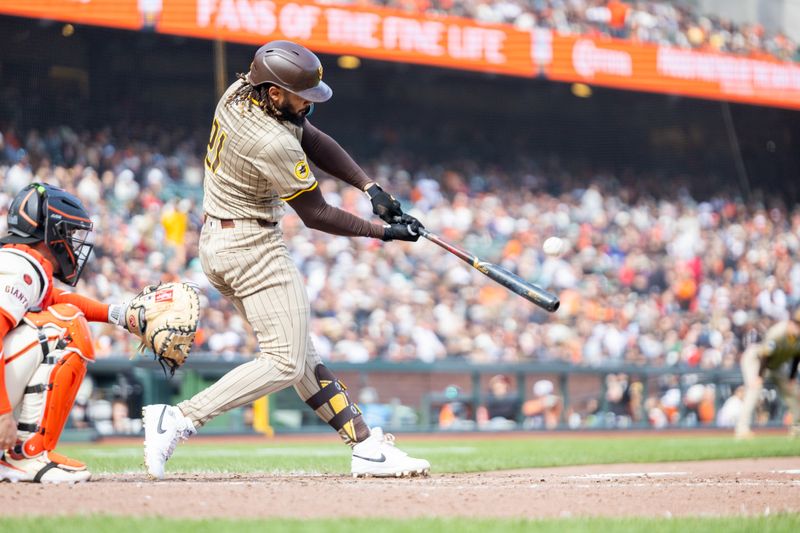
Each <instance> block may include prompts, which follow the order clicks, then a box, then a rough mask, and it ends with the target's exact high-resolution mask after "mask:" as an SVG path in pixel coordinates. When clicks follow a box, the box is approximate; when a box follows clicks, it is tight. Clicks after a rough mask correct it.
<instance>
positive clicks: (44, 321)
mask: <svg viewBox="0 0 800 533" xmlns="http://www.w3.org/2000/svg"><path fill="white" fill-rule="evenodd" d="M5 342H6V346H7V348H8V350H7V355H6V365H7V366H6V370H7V376H8V377H10V378H11V379H10V381H11V382H12V383H13V385H12V383H8V385H10V386H9V389H10V390H9V392H10V394H9V400H10V401H11V403H12V405H14V406H15V411H17V410H18V411H19V414H18V416H17V420H18V422H19V423H18V429H19V438H20V439H21V440H22V446H19V445H18V446H17V447H15V450H14V452H15V453H22V454H23V455H24V456H26V457H35V456H37V455H39V454H40V453H42V452H44V451H52V450H53V449H54V448H55V447H56V444H57V443H58V439H59V437H60V436H61V432H62V431H63V429H64V425H65V424H66V422H67V418H68V416H69V412H70V410H71V409H72V404H73V403H74V401H75V396H76V395H77V394H78V388H79V387H80V385H81V382H82V381H83V377H84V375H85V374H86V363H87V361H94V347H93V346H92V340H91V333H90V331H89V324H88V322H87V321H86V318H85V317H84V316H83V313H82V312H81V311H80V310H79V309H78V308H77V307H75V306H74V305H72V304H56V305H53V306H51V307H48V308H47V310H45V311H42V312H38V313H28V314H26V315H25V317H24V318H23V319H22V322H21V323H20V324H19V326H17V327H16V328H14V330H12V331H11V332H10V333H9V334H8V336H7V337H6V340H5ZM8 381H9V380H8V379H7V382H8ZM23 387H24V388H23ZM12 389H13V390H12Z"/></svg>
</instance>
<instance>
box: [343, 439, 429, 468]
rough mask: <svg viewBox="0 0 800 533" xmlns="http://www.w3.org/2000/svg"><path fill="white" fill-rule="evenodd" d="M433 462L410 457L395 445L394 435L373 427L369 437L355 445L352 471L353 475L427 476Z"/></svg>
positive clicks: (351, 464) (351, 465)
mask: <svg viewBox="0 0 800 533" xmlns="http://www.w3.org/2000/svg"><path fill="white" fill-rule="evenodd" d="M430 470H431V464H430V463H429V462H428V461H426V460H425V459H415V458H414V457H409V456H408V454H407V453H405V452H404V451H401V450H399V449H398V448H397V447H395V445H394V435H392V434H391V433H386V434H384V433H383V430H382V429H381V428H373V429H372V430H371V434H370V436H369V438H368V439H367V440H365V441H362V442H359V443H358V444H356V445H355V446H353V459H352V461H351V462H350V471H351V472H352V474H353V477H362V476H363V477H369V476H375V477H409V476H427V475H428V474H429V473H430Z"/></svg>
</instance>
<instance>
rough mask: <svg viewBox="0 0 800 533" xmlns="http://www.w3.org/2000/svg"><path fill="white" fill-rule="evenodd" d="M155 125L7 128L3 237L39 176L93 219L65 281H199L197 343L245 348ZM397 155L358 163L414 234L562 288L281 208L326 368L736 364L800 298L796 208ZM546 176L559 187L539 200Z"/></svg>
mask: <svg viewBox="0 0 800 533" xmlns="http://www.w3.org/2000/svg"><path fill="white" fill-rule="evenodd" d="M158 131H160V132H161V134H160V135H161V136H158V137H154V136H153V134H152V133H151V132H150V128H142V129H134V128H129V129H127V130H125V131H124V132H123V133H120V134H116V133H114V132H112V130H111V129H110V128H106V129H102V130H99V131H86V132H76V131H73V130H71V129H70V128H67V127H59V128H52V129H50V130H48V131H46V132H43V133H42V132H36V131H35V130H31V131H27V132H21V131H19V130H16V129H14V128H6V129H4V130H3V132H2V133H3V138H4V143H5V146H6V150H5V152H2V153H0V200H4V201H3V202H2V205H0V230H2V227H3V226H4V224H5V214H6V212H7V211H6V209H7V204H8V201H9V199H10V198H11V194H13V192H14V191H15V190H16V189H17V187H19V186H20V184H23V183H27V182H28V181H29V180H30V179H33V174H34V172H33V170H32V169H34V168H35V169H36V171H35V174H36V176H37V177H36V179H40V180H43V181H47V182H51V183H57V184H59V185H61V186H63V187H65V188H67V189H68V190H70V191H72V192H76V193H77V194H79V195H81V197H83V198H84V199H85V200H86V202H87V204H86V205H87V207H88V209H89V210H90V212H91V215H92V218H93V220H94V221H95V222H96V225H97V228H98V231H97V232H96V243H95V244H96V247H95V254H96V261H93V262H92V264H91V265H90V266H89V267H87V272H86V273H85V274H84V276H83V278H82V281H81V284H80V286H79V288H78V290H80V291H81V292H83V293H85V294H87V295H90V296H93V297H95V298H98V299H100V300H116V301H120V300H122V301H124V300H126V299H128V298H130V297H131V296H132V295H133V294H135V293H136V292H138V291H139V290H140V289H141V288H142V287H143V286H144V285H147V284H150V283H158V282H160V281H164V280H172V279H181V278H185V279H191V280H193V281H195V282H196V283H198V285H199V286H200V287H201V289H202V293H203V302H202V309H203V316H202V319H201V325H202V331H201V332H200V334H199V335H198V338H197V342H198V346H197V350H196V351H197V352H207V353H208V354H209V355H210V356H216V357H224V358H234V357H252V356H253V355H254V353H255V351H256V347H255V342H254V338H253V336H252V334H251V332H250V329H249V326H248V325H247V324H246V323H244V321H243V320H242V319H241V317H240V316H239V314H238V312H237V311H236V310H235V309H234V308H233V307H232V306H231V305H230V304H228V303H227V302H226V301H225V300H224V299H223V298H221V295H220V294H219V293H218V292H216V291H215V290H214V289H213V288H211V287H209V285H208V282H207V280H206V279H205V276H204V275H203V274H202V271H201V270H200V268H199V264H198V260H197V257H196V253H197V241H198V238H199V231H200V229H201V227H202V218H203V213H202V207H201V203H200V202H199V201H198V200H199V199H200V196H201V189H200V181H199V180H197V179H196V178H197V175H198V168H201V166H200V162H199V161H198V158H197V156H196V155H194V154H196V153H198V152H200V151H199V150H197V147H198V146H200V147H202V146H204V145H205V144H204V143H205V142H206V141H207V140H206V139H201V140H192V136H191V135H186V133H185V132H182V131H181V130H180V129H175V131H173V132H169V133H165V132H164V131H163V129H159V130H158ZM165 138H166V139H168V140H165ZM187 139H190V140H189V141H187ZM45 140H46V142H45ZM12 145H13V146H14V149H13V150H11V151H10V152H9V149H8V148H9V146H12ZM20 154H22V155H20ZM18 156H19V157H18ZM56 161H57V162H59V163H55V162H56ZM410 161H414V158H410V157H401V156H398V155H396V154H395V155H387V156H386V157H384V158H380V159H378V160H376V161H374V162H373V163H372V164H370V165H367V169H368V172H369V173H370V174H373V175H376V176H380V177H381V180H385V181H386V187H387V189H390V190H392V191H393V192H396V194H397V196H398V197H399V198H400V199H401V200H402V201H403V203H404V205H407V206H408V207H409V210H410V212H411V213H412V214H414V215H416V216H419V217H420V218H421V219H422V220H424V221H425V224H426V226H427V227H428V228H430V229H431V230H433V231H436V232H438V233H441V234H442V235H444V236H445V237H447V238H448V239H451V240H453V242H458V243H463V245H464V246H465V247H467V248H470V249H473V250H474V251H475V252H476V253H478V254H479V255H481V256H482V257H484V258H485V259H486V260H488V261H492V262H496V263H499V264H501V265H503V266H504V267H506V268H508V269H509V270H511V271H513V272H515V273H517V274H519V275H520V276H522V277H523V278H525V279H528V280H531V281H534V282H536V283H539V284H541V285H543V286H545V287H548V288H550V289H553V290H556V291H558V292H559V293H560V296H561V301H562V307H561V309H560V310H559V312H558V313H556V314H552V315H548V314H545V313H542V312H541V311H539V310H538V309H536V308H534V307H533V306H531V305H529V304H528V303H527V302H525V301H523V300H521V299H520V298H518V297H516V296H514V295H513V294H511V293H509V292H508V291H506V290H505V289H503V288H502V287H499V286H497V285H496V284H495V283H493V282H492V281H491V280H488V279H486V278H485V277H483V276H480V275H478V274H476V273H475V272H473V271H472V270H471V269H469V268H468V267H467V266H466V265H463V264H462V263H461V262H459V260H458V259H457V258H455V257H452V256H449V255H447V254H442V253H441V251H440V250H438V249H436V248H435V247H431V246H424V245H418V246H412V245H402V246H394V247H383V246H382V245H381V243H380V242H377V241H373V240H369V239H362V240H356V241H350V240H346V239H341V238H338V237H336V236H333V235H327V234H323V233H320V232H314V231H311V230H308V229H306V228H304V227H303V226H302V224H300V223H299V221H298V219H297V217H296V216H295V215H294V214H293V213H288V214H287V216H286V217H284V219H283V222H282V224H281V225H282V230H283V231H284V234H285V236H286V239H287V243H289V249H290V252H291V253H292V255H293V258H294V259H295V262H296V264H297V265H298V268H299V270H300V272H301V273H302V275H303V276H304V277H305V278H306V285H307V287H308V290H309V293H310V296H311V297H312V298H313V300H314V302H315V305H314V307H313V311H312V312H313V315H312V337H313V341H314V344H315V346H316V347H317V349H318V351H319V352H320V354H321V356H322V357H323V359H325V360H333V361H349V362H355V363H358V362H365V361H373V360H387V361H397V362H402V361H424V362H434V361H439V360H441V359H443V358H453V359H459V360H465V361H470V362H487V363H515V362H525V361H554V362H565V363H568V364H573V365H590V366H607V365H615V364H632V365H649V366H656V367H676V368H701V369H707V368H722V369H734V368H736V363H737V358H738V354H739V353H740V351H741V350H740V348H741V347H742V346H743V344H744V342H745V340H746V339H745V337H746V336H747V334H748V332H749V331H752V330H753V329H754V328H757V327H758V325H759V323H760V322H761V321H762V320H763V317H764V316H768V317H769V316H781V315H782V314H784V313H785V312H786V309H789V308H791V306H792V305H794V304H795V303H796V302H797V301H798V298H800V266H799V265H800V209H798V208H797V207H794V208H790V209H787V208H786V207H785V206H783V205H781V204H780V203H777V202H773V201H772V200H770V199H768V198H765V197H758V196H754V200H753V201H751V202H750V203H747V204H745V203H743V202H742V201H740V200H738V199H736V198H735V197H732V196H730V195H728V194H726V193H724V192H720V193H719V195H718V196H716V197H713V198H708V199H706V200H705V201H702V202H700V201H696V200H694V199H693V198H691V196H689V194H688V192H687V191H686V190H685V189H680V188H679V187H678V186H676V184H674V183H672V182H670V181H669V180H663V179H660V177H659V176H658V175H656V174H653V175H649V174H636V175H634V176H631V177H630V179H626V180H623V179H622V177H614V176H594V175H588V176H581V175H578V174H571V173H570V172H569V171H568V170H567V169H566V168H564V167H563V166H562V165H561V164H560V163H559V162H558V161H557V160H555V159H553V160H551V161H547V162H542V161H533V160H531V161H528V162H527V163H525V164H524V165H523V167H521V169H520V170H518V171H510V170H503V169H501V168H499V167H497V166H496V165H493V164H488V163H483V162H481V160H480V159H479V158H477V157H476V158H475V159H471V160H453V161H449V162H443V163H441V164H440V165H437V166H435V167H434V166H429V165H425V164H424V163H420V162H414V163H411V162H410ZM167 162H169V164H168V163H167ZM154 169H158V172H154V171H153V170H154ZM515 172H516V173H515ZM534 174H535V175H536V177H535V179H534V178H531V176H532V175H534ZM697 179H710V178H708V177H698V178H697ZM520 183H526V184H529V185H526V186H524V187H520V186H519V184H520ZM511 184H513V186H510V185H511ZM554 184H557V185H558V188H559V190H560V191H562V192H559V193H551V192H547V191H549V190H551V189H552V187H553V186H554ZM321 187H325V188H326V194H328V195H330V199H331V201H336V202H339V203H340V204H341V205H346V207H347V208H348V209H352V210H353V211H354V212H356V213H358V214H360V215H362V216H370V213H371V209H370V205H369V202H368V201H367V200H366V199H365V198H363V195H359V194H358V193H357V191H351V190H350V189H351V188H348V187H347V186H346V185H341V184H338V183H337V182H336V181H334V180H326V179H324V178H322V179H321ZM720 190H721V191H724V190H725V189H724V187H720ZM178 193H180V194H178ZM412 196H413V197H414V198H416V199H417V200H418V202H417V203H411V202H410V200H409V199H410V198H411V197H412ZM97 198H99V199H100V200H99V201H98V202H95V201H94V200H95V199H97ZM549 235H559V236H561V237H562V238H563V239H564V240H565V241H566V243H567V245H566V246H565V247H564V249H563V250H562V252H561V253H560V254H559V255H558V256H546V255H545V254H544V253H543V252H542V250H541V244H542V240H543V238H544V236H549ZM386 301H391V302H393V305H392V306H391V307H390V308H385V306H383V305H382V302H386ZM92 328H93V332H94V334H95V344H96V348H97V353H98V357H111V356H118V357H126V356H130V355H131V354H133V353H134V352H135V348H136V344H135V343H134V342H133V341H132V339H131V337H130V336H129V335H127V334H125V333H124V332H123V331H120V330H119V329H118V328H111V327H108V326H104V325H101V324H93V325H92ZM613 390H614V391H615V392H619V389H616V388H614V389H613ZM665 390H666V389H665ZM623 392H624V391H623ZM639 392H641V391H640V390H639ZM636 393H637V389H636V388H635V387H632V388H631V390H630V391H628V396H629V397H630V402H631V403H636V402H638V404H639V405H640V407H639V409H640V410H641V403H642V401H645V402H647V403H648V407H650V408H653V407H655V408H658V409H662V410H666V411H670V412H671V410H672V409H673V408H672V407H670V406H669V405H663V404H662V401H661V400H662V399H663V398H662V395H663V394H664V391H661V392H660V395H659V396H657V397H655V396H654V397H651V398H647V399H641V398H639V399H638V400H637V399H636V398H635V395H636ZM609 399H610V398H609ZM667 399H668V400H671V397H668V398H667ZM679 402H680V399H679ZM624 403H625V402H624V401H623V402H622V403H620V398H617V399H615V400H613V401H611V403H610V405H611V406H612V407H613V409H615V410H616V411H617V412H616V413H614V412H612V416H614V417H617V416H623V417H625V416H627V417H629V418H630V420H631V422H635V421H636V420H638V418H637V417H641V416H642V414H641V412H638V414H637V411H636V410H635V409H634V408H633V407H631V405H628V406H626V405H624ZM660 404H661V405H660ZM659 405H660V407H659ZM679 405H680V404H679ZM666 411H665V412H666ZM648 414H649V409H648ZM662 414H664V413H662Z"/></svg>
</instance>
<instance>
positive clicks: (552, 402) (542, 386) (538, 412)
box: [522, 379, 562, 429]
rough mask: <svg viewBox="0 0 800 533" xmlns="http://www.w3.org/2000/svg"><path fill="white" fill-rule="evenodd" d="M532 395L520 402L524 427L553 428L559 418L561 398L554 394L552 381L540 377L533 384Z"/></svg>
mask: <svg viewBox="0 0 800 533" xmlns="http://www.w3.org/2000/svg"><path fill="white" fill-rule="evenodd" d="M532 392H533V397H532V398H530V399H529V400H526V401H525V403H523V404H522V414H523V415H524V416H525V419H524V421H523V427H524V428H525V429H554V428H556V427H557V426H558V423H559V420H560V418H561V409H562V398H561V397H560V396H558V395H556V394H555V390H554V387H553V382H552V381H550V380H548V379H540V380H539V381H537V382H536V383H534V384H533V388H532Z"/></svg>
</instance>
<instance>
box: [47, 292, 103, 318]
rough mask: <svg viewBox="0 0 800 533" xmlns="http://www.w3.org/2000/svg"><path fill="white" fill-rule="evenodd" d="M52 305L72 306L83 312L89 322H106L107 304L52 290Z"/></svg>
mask: <svg viewBox="0 0 800 533" xmlns="http://www.w3.org/2000/svg"><path fill="white" fill-rule="evenodd" d="M53 303H56V304H72V305H74V306H75V307H77V308H78V309H80V310H81V311H83V314H84V316H86V320H88V321H89V322H108V304H104V303H102V302H98V301H97V300H95V299H94V298H89V297H88V296H81V295H80V294H75V293H72V292H67V291H64V290H61V289H57V288H55V287H54V288H53Z"/></svg>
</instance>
